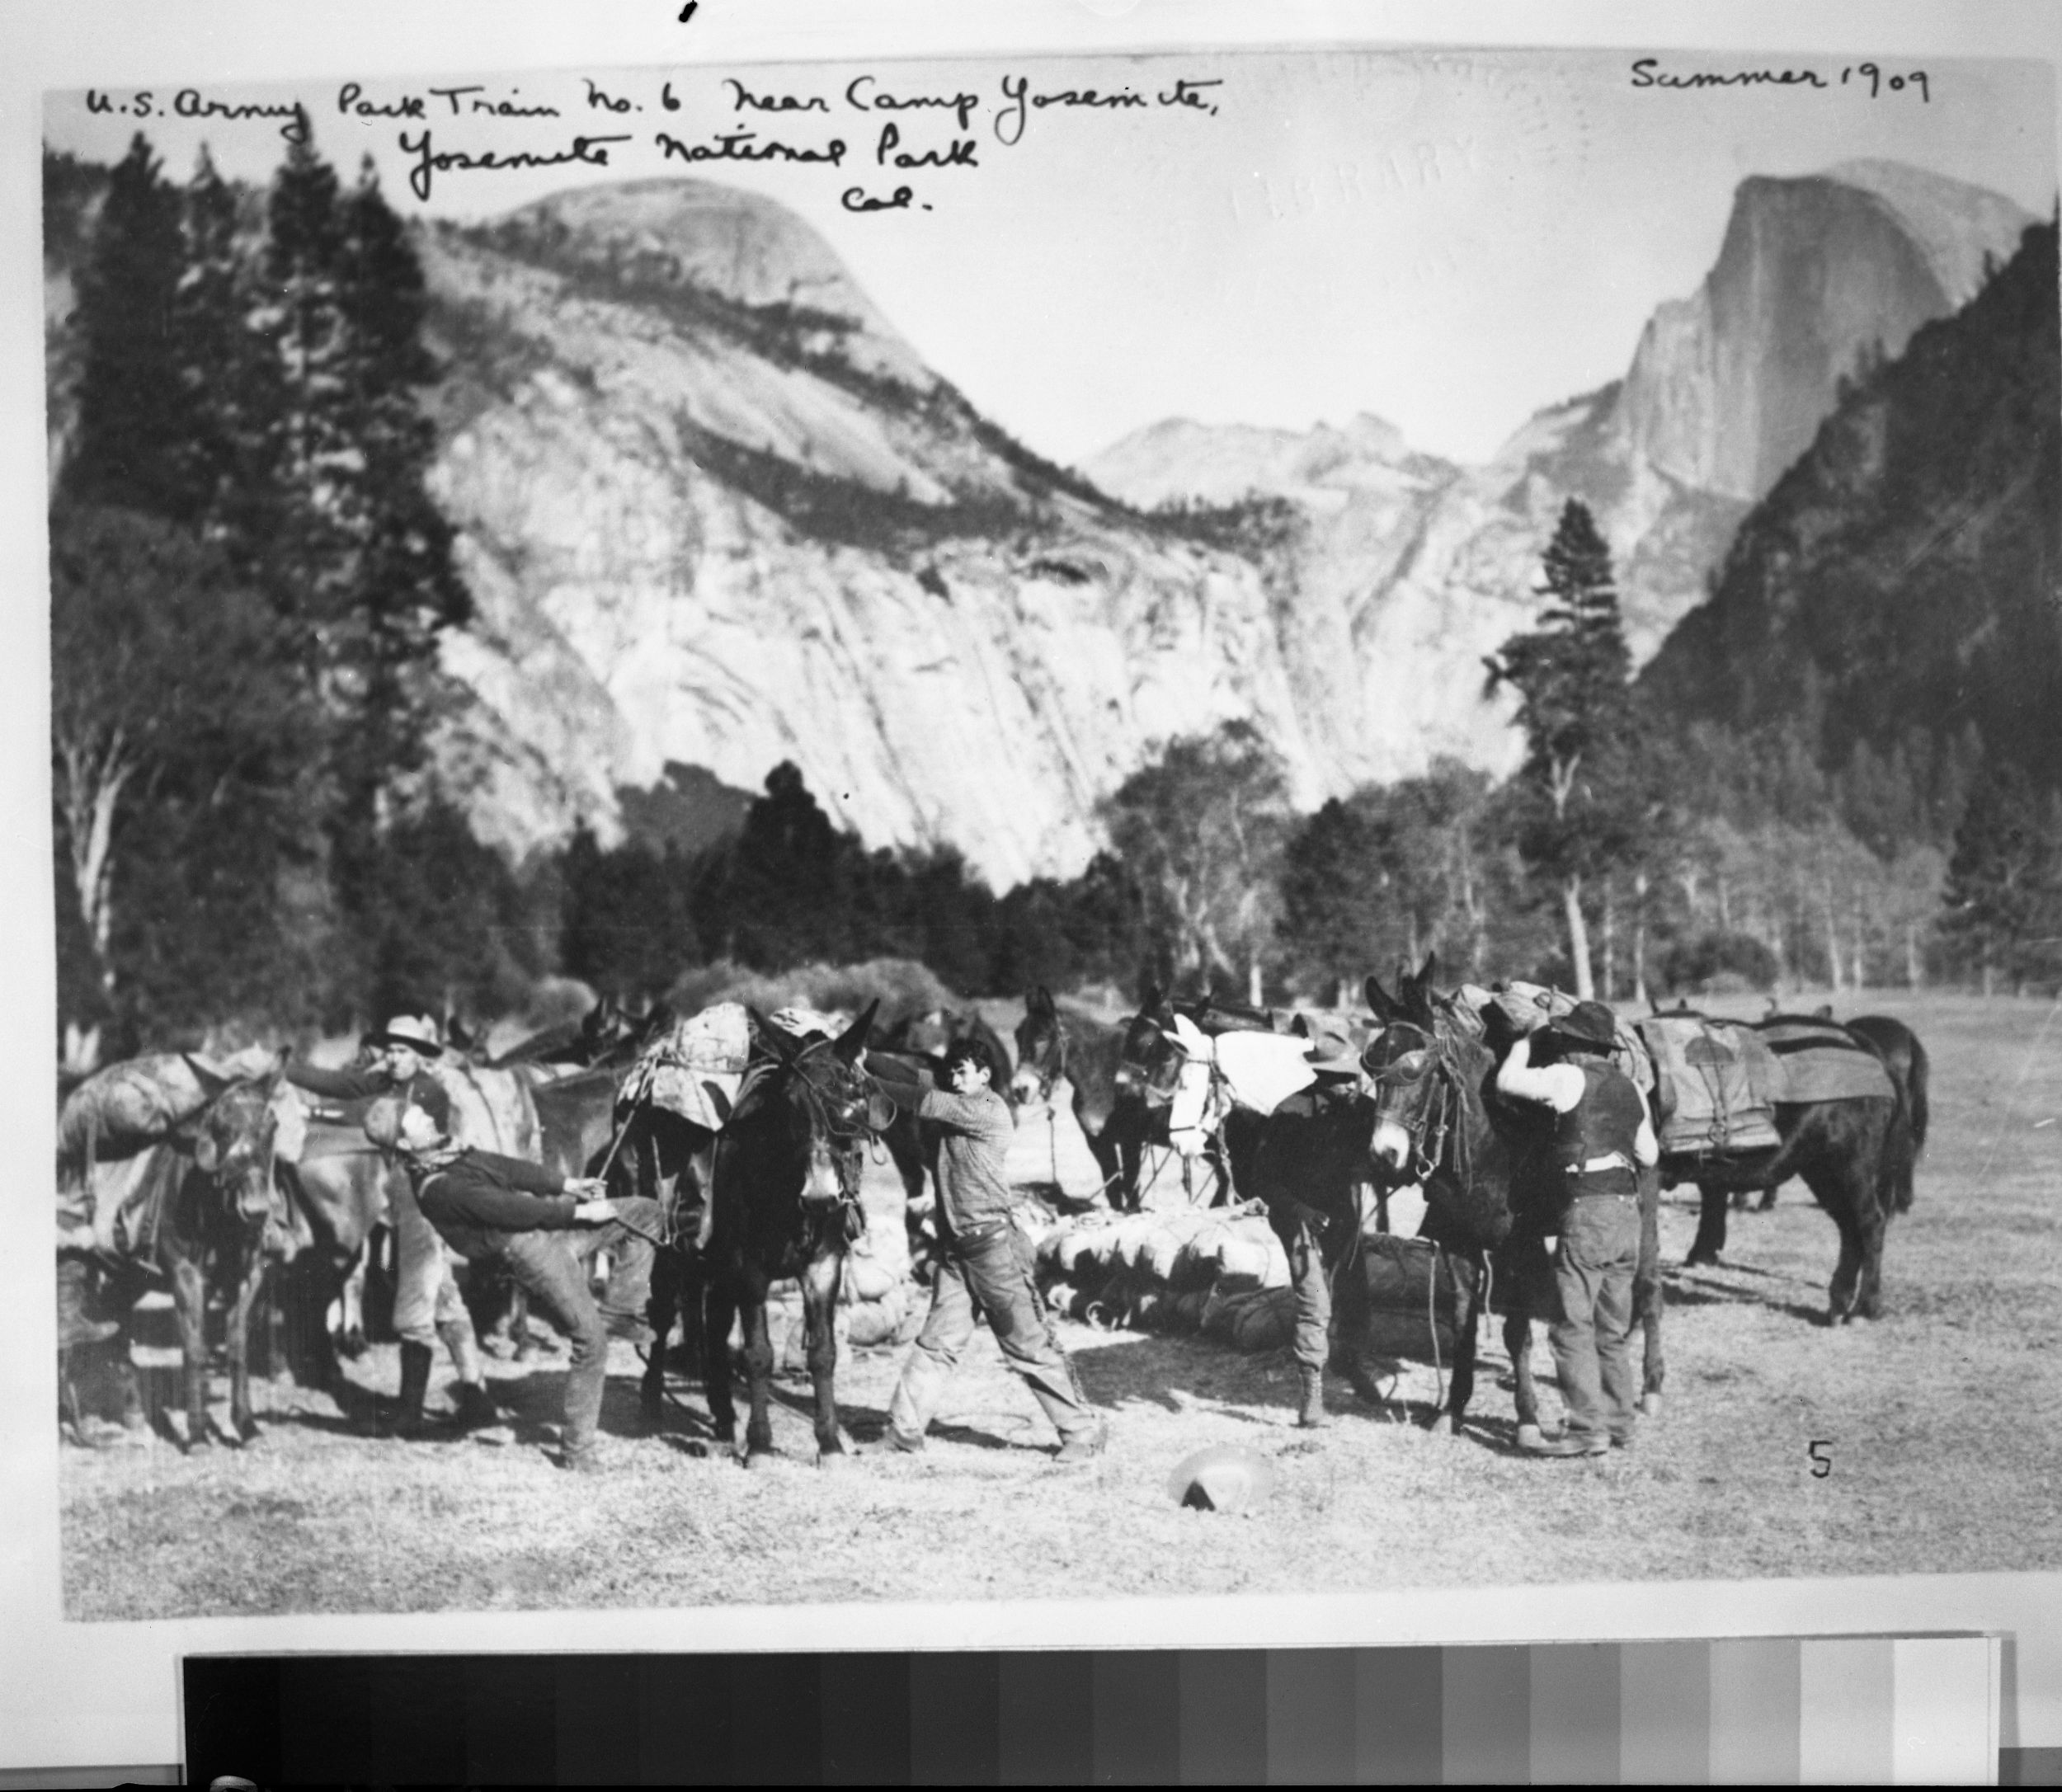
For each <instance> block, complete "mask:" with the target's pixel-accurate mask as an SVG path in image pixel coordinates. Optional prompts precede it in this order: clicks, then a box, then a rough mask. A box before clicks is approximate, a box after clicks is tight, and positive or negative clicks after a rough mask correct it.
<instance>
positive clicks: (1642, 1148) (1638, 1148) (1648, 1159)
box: [1632, 1083, 1661, 1164]
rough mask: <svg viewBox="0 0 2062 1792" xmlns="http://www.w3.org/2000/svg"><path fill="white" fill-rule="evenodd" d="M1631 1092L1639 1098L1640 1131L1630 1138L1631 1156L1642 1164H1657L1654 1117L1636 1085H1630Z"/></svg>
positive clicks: (1659, 1150) (1657, 1146) (1659, 1159)
mask: <svg viewBox="0 0 2062 1792" xmlns="http://www.w3.org/2000/svg"><path fill="white" fill-rule="evenodd" d="M1632 1092H1633V1094H1636V1095H1638V1096H1639V1097H1640V1130H1639V1131H1637V1132H1636V1133H1634V1134H1633V1136H1632V1155H1634V1156H1635V1157H1636V1158H1637V1159H1639V1160H1640V1161H1641V1163H1642V1164H1658V1163H1659V1162H1660V1161H1661V1146H1660V1143H1659V1141H1657V1140H1656V1139H1655V1136H1654V1116H1653V1114H1652V1113H1651V1112H1650V1111H1649V1109H1648V1107H1647V1098H1646V1096H1645V1094H1644V1093H1642V1092H1641V1088H1640V1085H1639V1084H1637V1083H1635V1084H1633V1085H1632Z"/></svg>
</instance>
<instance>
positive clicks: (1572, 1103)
mask: <svg viewBox="0 0 2062 1792" xmlns="http://www.w3.org/2000/svg"><path fill="white" fill-rule="evenodd" d="M1616 1033H1617V1021H1616V1020H1615V1018H1613V1016H1612V1013H1611V1010H1610V1009H1608V1008H1606V1007H1605V1006H1604V1005H1603V1003H1601V1002H1578V1003H1577V1004H1575V1008H1574V1009H1573V1010H1572V1011H1571V1012H1570V1013H1569V1014H1565V1015H1563V1016H1562V1017H1561V1018H1560V1019H1558V1020H1551V1021H1548V1022H1547V1023H1546V1024H1545V1025H1543V1026H1542V1027H1541V1028H1538V1029H1537V1031H1535V1032H1532V1033H1528V1034H1523V1035H1521V1036H1520V1037H1519V1038H1518V1041H1517V1042H1516V1043H1515V1044H1514V1045H1513V1046H1512V1047H1511V1050H1510V1054H1509V1056H1508V1057H1506V1058H1505V1059H1504V1062H1503V1065H1502V1066H1501V1067H1500V1068H1499V1070H1498V1071H1497V1073H1496V1087H1497V1089H1498V1091H1499V1093H1500V1094H1504V1095H1508V1096H1511V1097H1514V1098H1517V1099H1518V1100H1521V1101H1530V1102H1537V1103H1540V1104H1541V1105H1542V1106H1543V1107H1546V1108H1551V1110H1552V1111H1553V1113H1554V1116H1555V1120H1554V1136H1553V1149H1552V1164H1553V1167H1554V1169H1555V1172H1556V1174H1557V1176H1558V1177H1559V1178H1560V1188H1559V1190H1558V1196H1559V1206H1560V1213H1559V1216H1558V1219H1557V1220H1556V1221H1551V1222H1550V1223H1551V1224H1553V1225H1556V1226H1557V1229H1558V1230H1559V1232H1560V1237H1561V1243H1560V1248H1559V1249H1558V1250H1557V1251H1556V1253H1555V1255H1554V1282H1555V1285H1556V1290H1557V1291H1558V1292H1559V1294H1560V1296H1561V1318H1560V1319H1557V1320H1556V1321H1555V1323H1554V1324H1553V1325H1552V1326H1551V1328H1549V1329H1548V1332H1547V1340H1548V1342H1549V1343H1551V1345H1552V1346H1553V1351H1554V1366H1555V1367H1556V1370H1557V1371H1559V1373H1560V1376H1561V1399H1562V1402H1563V1404H1565V1406H1566V1408H1567V1411H1568V1423H1567V1426H1566V1427H1565V1429H1564V1431H1563V1432H1562V1433H1561V1436H1560V1437H1556V1438H1552V1439H1550V1440H1548V1441H1547V1442H1545V1443H1543V1444H1541V1445H1539V1446H1537V1453H1538V1454H1540V1455H1542V1456H1602V1455H1603V1454H1605V1452H1607V1451H1608V1450H1609V1449H1610V1448H1611V1446H1612V1445H1613V1444H1617V1445H1620V1446H1629V1445H1630V1444H1631V1442H1632V1426H1633V1418H1634V1403H1635V1402H1636V1400H1637V1399H1638V1398H1639V1390H1638V1385H1637V1381H1636V1376H1635V1373H1634V1369H1633V1363H1632V1350H1631V1333H1632V1278H1633V1274H1634V1272H1635V1271H1636V1269H1637V1268H1639V1263H1640V1182H1639V1169H1640V1166H1641V1164H1655V1163H1658V1162H1659V1159H1660V1155H1661V1154H1660V1149H1659V1145H1657V1144H1656V1142H1655V1136H1654V1127H1653V1125H1652V1123H1651V1122H1650V1120H1649V1119H1648V1117H1647V1107H1646V1102H1645V1098H1643V1097H1642V1096H1641V1094H1640V1091H1639V1089H1637V1087H1636V1086H1635V1084H1633V1082H1632V1079H1631V1078H1630V1077H1628V1076H1627V1075H1625V1074H1624V1072H1622V1070H1618V1069H1617V1068H1616V1067H1615V1066H1614V1065H1612V1062H1611V1061H1610V1052H1611V1047H1612V1040H1613V1038H1614V1037H1615V1035H1616ZM1535 1041H1537V1042H1538V1043H1537V1047H1536V1046H1535V1044H1534V1042H1535ZM1535 1056H1537V1057H1541V1058H1544V1059H1545V1060H1546V1062H1544V1063H1539V1064H1535V1063H1534V1062H1533V1059H1534V1057H1535Z"/></svg>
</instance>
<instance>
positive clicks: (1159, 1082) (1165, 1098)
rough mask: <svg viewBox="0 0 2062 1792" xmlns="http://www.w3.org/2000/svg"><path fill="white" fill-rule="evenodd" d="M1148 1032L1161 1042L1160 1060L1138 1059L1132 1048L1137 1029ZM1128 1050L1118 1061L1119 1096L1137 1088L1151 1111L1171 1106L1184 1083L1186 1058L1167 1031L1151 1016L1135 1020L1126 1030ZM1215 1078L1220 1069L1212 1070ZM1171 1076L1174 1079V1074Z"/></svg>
mask: <svg viewBox="0 0 2062 1792" xmlns="http://www.w3.org/2000/svg"><path fill="white" fill-rule="evenodd" d="M1139 1028H1146V1029H1148V1030H1150V1031H1151V1033H1152V1035H1153V1037H1155V1038H1156V1039H1157V1040H1159V1041H1160V1046H1161V1050H1160V1052H1159V1054H1157V1055H1156V1056H1155V1057H1153V1058H1151V1059H1146V1058H1139V1057H1134V1056H1132V1052H1131V1050H1130V1047H1131V1043H1132V1038H1133V1037H1134V1035H1135V1034H1136V1032H1137V1029H1139ZM1123 1044H1124V1050H1123V1052H1122V1053H1121V1054H1120V1055H1119V1056H1118V1061H1117V1073H1116V1082H1117V1087H1118V1093H1119V1094H1123V1093H1124V1092H1125V1091H1126V1089H1128V1088H1135V1089H1137V1092H1138V1095H1139V1098H1140V1099H1141V1100H1142V1101H1143V1102H1144V1103H1145V1104H1146V1107H1148V1108H1165V1107H1169V1106H1170V1105H1171V1104H1172V1103H1173V1102H1174V1098H1175V1089H1176V1087H1177V1086H1178V1085H1179V1082H1180V1080H1181V1065H1182V1061H1183V1057H1184V1054H1183V1053H1182V1051H1180V1050H1179V1047H1175V1046H1174V1044H1173V1042H1171V1041H1170V1039H1169V1038H1168V1037H1167V1029H1166V1028H1165V1027H1163V1026H1161V1025H1160V1023H1159V1022H1158V1021H1156V1020H1155V1019H1153V1018H1151V1017H1150V1016H1148V1015H1145V1014H1138V1015H1135V1016H1133V1017H1132V1023H1131V1025H1130V1026H1129V1027H1128V1028H1125V1030H1124V1041H1123ZM1211 1069H1212V1074H1213V1075H1214V1074H1215V1071H1216V1065H1215V1064H1214V1063H1213V1064H1212V1066H1211ZM1170 1072H1171V1075H1170Z"/></svg>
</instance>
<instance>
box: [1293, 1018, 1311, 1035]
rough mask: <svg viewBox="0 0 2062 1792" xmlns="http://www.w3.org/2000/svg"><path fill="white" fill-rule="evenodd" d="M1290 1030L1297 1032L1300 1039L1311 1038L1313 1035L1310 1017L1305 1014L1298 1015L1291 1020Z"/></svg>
mask: <svg viewBox="0 0 2062 1792" xmlns="http://www.w3.org/2000/svg"><path fill="white" fill-rule="evenodd" d="M1289 1031H1290V1032H1292V1033H1293V1034H1295V1036H1296V1037H1297V1038H1298V1039H1307V1038H1309V1037H1310V1036H1311V1023H1310V1021H1309V1019H1308V1018H1306V1016H1304V1015H1302V1014H1298V1015H1297V1016H1296V1017H1295V1018H1293V1019H1292V1020H1291V1021H1290V1022H1289Z"/></svg>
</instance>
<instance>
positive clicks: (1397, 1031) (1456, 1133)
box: [1361, 1021, 1472, 1188]
mask: <svg viewBox="0 0 2062 1792" xmlns="http://www.w3.org/2000/svg"><path fill="white" fill-rule="evenodd" d="M1412 1038H1415V1039H1416V1040H1418V1041H1421V1042H1422V1043H1419V1044H1411V1043H1410V1042H1409V1041H1410V1039H1412ZM1399 1048H1401V1049H1399ZM1361 1062H1362V1066H1363V1069H1364V1070H1367V1072H1368V1075H1369V1077H1370V1078H1371V1079H1372V1081H1373V1083H1374V1084H1375V1123H1376V1124H1377V1126H1380V1125H1381V1124H1382V1122H1384V1121H1386V1122H1389V1123H1390V1124H1391V1126H1396V1127H1399V1128H1400V1129H1401V1131H1403V1132H1404V1133H1405V1136H1407V1137H1408V1138H1409V1139H1410V1165H1409V1166H1408V1169H1409V1170H1410V1172H1411V1173H1413V1174H1415V1176H1416V1177H1417V1178H1418V1179H1419V1180H1420V1181H1423V1180H1424V1178H1428V1177H1430V1176H1432V1175H1434V1174H1437V1173H1438V1170H1439V1169H1442V1168H1446V1169H1450V1170H1451V1171H1452V1174H1453V1175H1454V1177H1455V1178H1457V1180H1458V1182H1459V1183H1460V1184H1461V1186H1462V1188H1466V1187H1468V1186H1469V1185H1470V1181H1471V1169H1472V1164H1471V1157H1472V1151H1471V1147H1470V1145H1469V1141H1468V1129H1467V1126H1466V1095H1465V1094H1464V1093H1463V1089H1464V1087H1465V1082H1466V1073H1465V1072H1464V1071H1463V1070H1462V1067H1461V1065H1460V1064H1459V1063H1458V1062H1457V1059H1456V1056H1455V1048H1454V1042H1453V1040H1452V1037H1450V1036H1449V1035H1448V1033H1447V1032H1445V1031H1444V1030H1443V1029H1442V1028H1438V1026H1437V1025H1436V1024H1435V1025H1434V1026H1433V1027H1430V1028H1426V1027H1421V1026H1419V1025H1418V1024H1417V1023H1415V1022H1412V1021H1395V1022H1391V1023H1390V1024H1389V1025H1388V1026H1387V1027H1386V1028H1383V1030H1382V1033H1381V1034H1380V1035H1379V1036H1378V1037H1377V1038H1376V1039H1375V1040H1374V1041H1373V1042H1371V1043H1370V1045H1369V1046H1368V1050H1367V1051H1366V1053H1364V1054H1363V1057H1362V1061H1361Z"/></svg>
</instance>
